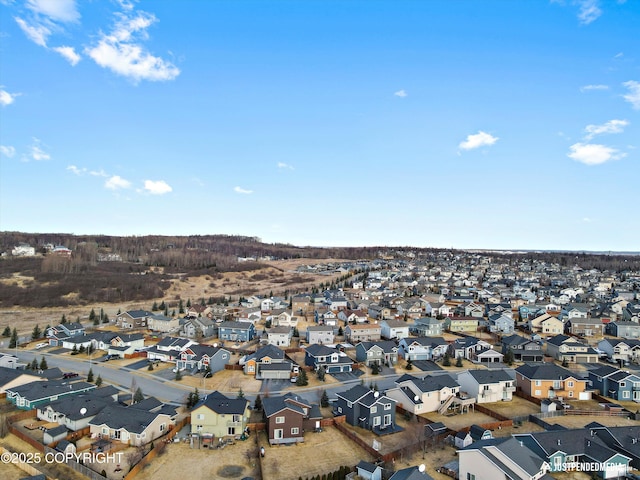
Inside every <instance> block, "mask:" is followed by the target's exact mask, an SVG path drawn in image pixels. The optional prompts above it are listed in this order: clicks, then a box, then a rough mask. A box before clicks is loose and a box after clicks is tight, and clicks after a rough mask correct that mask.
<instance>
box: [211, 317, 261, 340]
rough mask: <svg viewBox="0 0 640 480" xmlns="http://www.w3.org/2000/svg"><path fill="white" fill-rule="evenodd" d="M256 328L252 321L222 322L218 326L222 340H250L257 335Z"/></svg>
mask: <svg viewBox="0 0 640 480" xmlns="http://www.w3.org/2000/svg"><path fill="white" fill-rule="evenodd" d="M255 332H256V329H255V327H254V326H253V323H250V322H232V321H228V322H222V323H221V324H220V326H219V327H218V337H219V338H220V340H231V341H232V342H248V341H250V340H252V339H253V337H254V336H255Z"/></svg>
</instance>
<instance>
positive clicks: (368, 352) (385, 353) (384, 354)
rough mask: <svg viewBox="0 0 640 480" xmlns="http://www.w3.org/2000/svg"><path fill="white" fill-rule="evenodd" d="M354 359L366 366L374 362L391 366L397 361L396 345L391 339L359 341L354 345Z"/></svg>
mask: <svg viewBox="0 0 640 480" xmlns="http://www.w3.org/2000/svg"><path fill="white" fill-rule="evenodd" d="M356 361H358V362H361V363H364V364H365V365H366V366H367V367H370V366H371V365H373V364H374V363H375V364H377V365H378V366H387V367H391V366H393V365H395V364H396V363H398V346H397V345H396V342H393V341H391V340H382V341H379V342H360V343H358V344H357V345H356Z"/></svg>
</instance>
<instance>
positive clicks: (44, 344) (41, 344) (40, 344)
mask: <svg viewBox="0 0 640 480" xmlns="http://www.w3.org/2000/svg"><path fill="white" fill-rule="evenodd" d="M48 346H49V344H48V343H39V344H37V345H36V348H37V349H38V350H40V349H41V348H46V347H48Z"/></svg>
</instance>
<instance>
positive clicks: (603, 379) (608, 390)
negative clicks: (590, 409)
mask: <svg viewBox="0 0 640 480" xmlns="http://www.w3.org/2000/svg"><path fill="white" fill-rule="evenodd" d="M589 381H591V386H592V387H593V388H596V389H598V390H600V394H601V395H604V396H605V397H609V398H613V399H614V400H627V401H628V400H633V401H634V402H638V403H640V377H639V376H638V375H635V374H633V373H629V372H625V371H624V370H619V369H617V368H615V367H612V366H610V365H603V366H601V367H599V368H596V369H594V370H590V371H589Z"/></svg>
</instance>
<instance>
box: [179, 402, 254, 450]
mask: <svg viewBox="0 0 640 480" xmlns="http://www.w3.org/2000/svg"><path fill="white" fill-rule="evenodd" d="M249 415H250V411H249V400H247V399H246V398H229V397H226V396H224V395H223V394H222V393H220V392H218V391H214V392H212V393H210V394H209V395H207V396H206V397H205V398H204V399H203V400H200V402H198V404H197V405H195V406H194V407H193V409H192V410H191V434H192V435H194V434H195V435H199V436H200V438H201V442H202V443H204V442H205V441H206V440H209V441H211V440H212V439H213V438H223V437H227V436H231V437H235V436H236V435H241V434H242V433H243V432H244V430H245V428H247V423H248V422H249Z"/></svg>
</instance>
